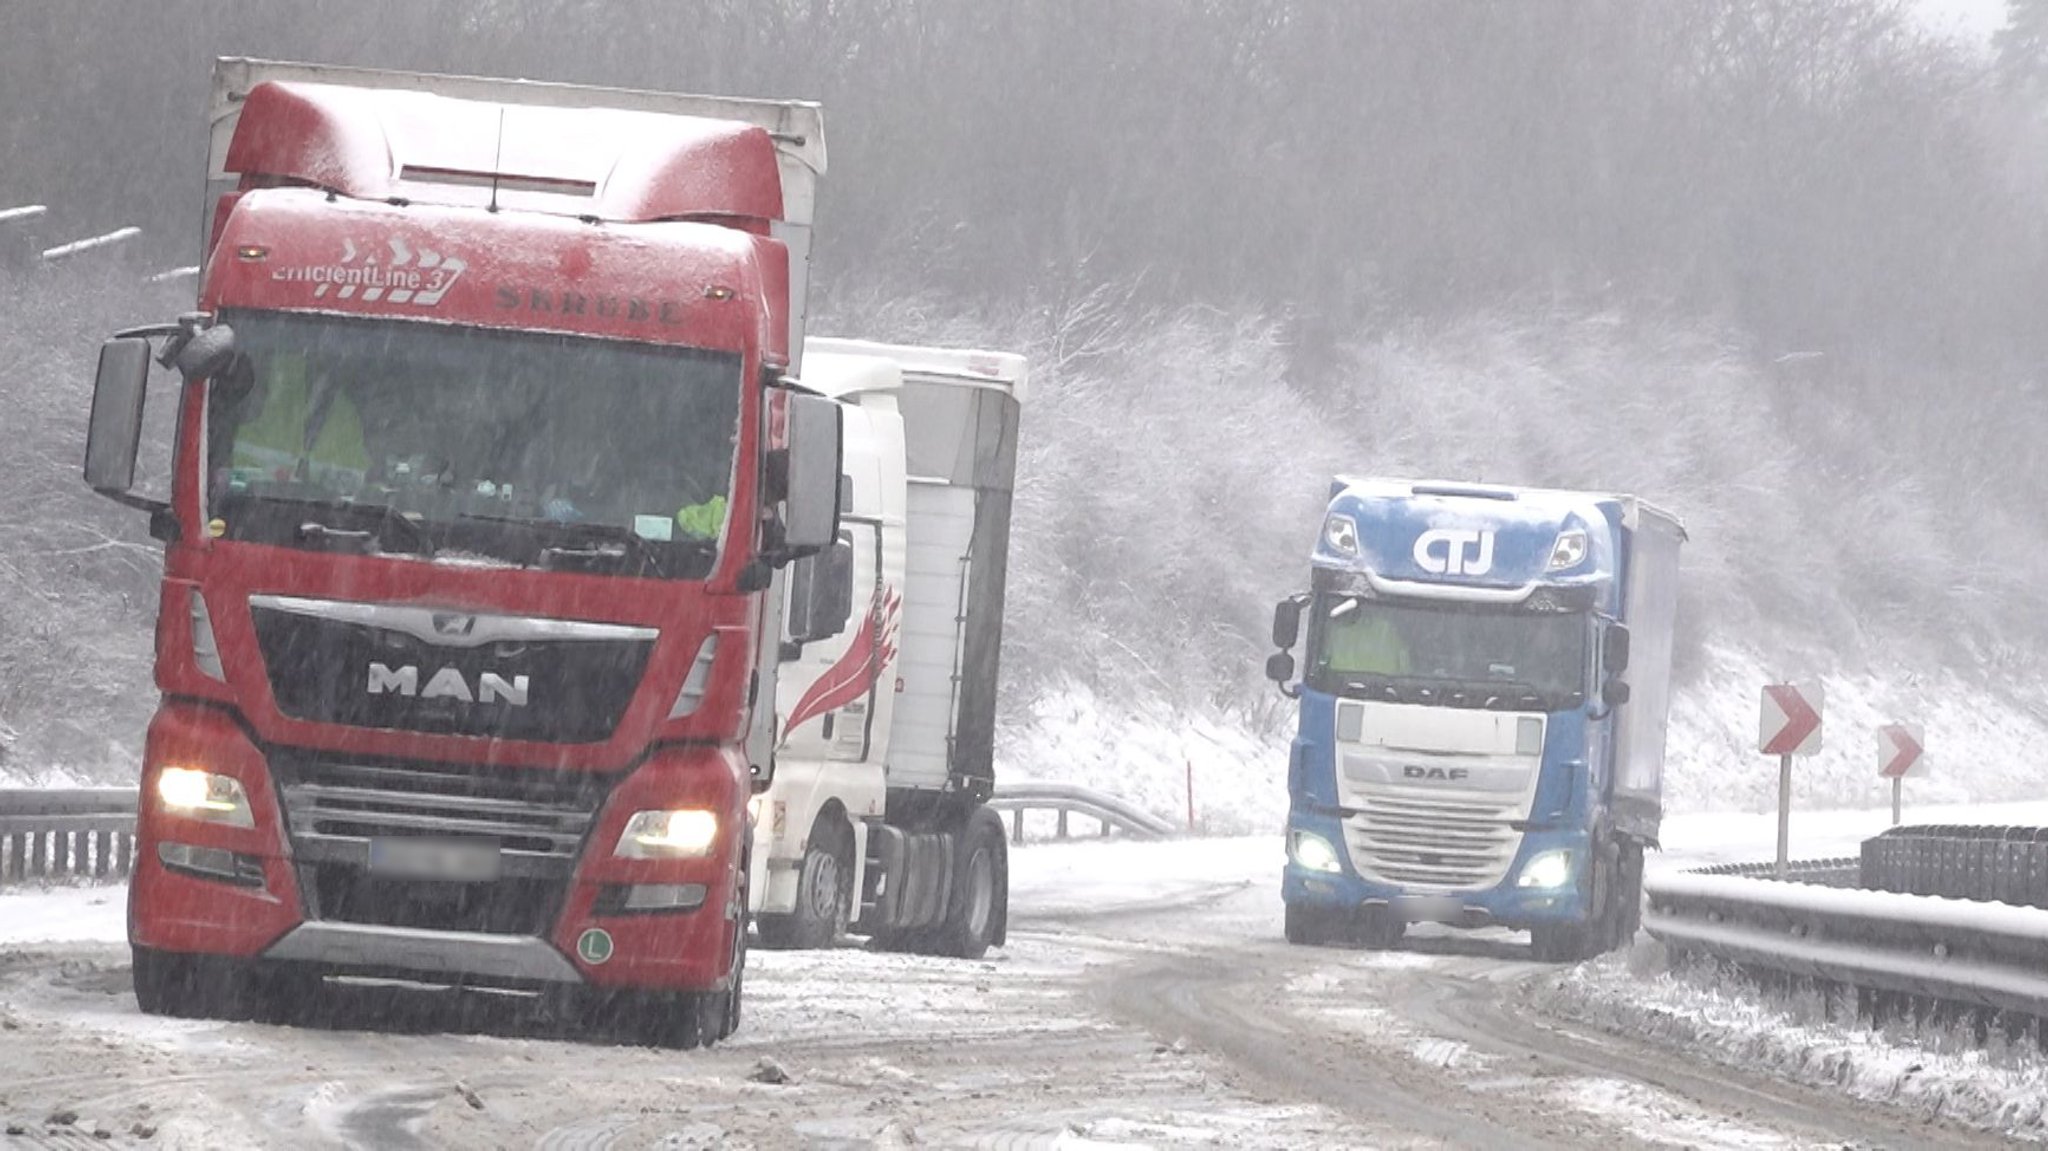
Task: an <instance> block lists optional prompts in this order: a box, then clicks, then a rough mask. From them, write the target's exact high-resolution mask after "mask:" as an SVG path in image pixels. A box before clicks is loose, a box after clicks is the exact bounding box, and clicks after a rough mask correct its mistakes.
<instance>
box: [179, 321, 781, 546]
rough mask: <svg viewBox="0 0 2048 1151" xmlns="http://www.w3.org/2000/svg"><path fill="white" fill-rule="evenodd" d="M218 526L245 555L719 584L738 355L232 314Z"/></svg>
mask: <svg viewBox="0 0 2048 1151" xmlns="http://www.w3.org/2000/svg"><path fill="white" fill-rule="evenodd" d="M224 319H225V320H226V322H227V323H229V324H230V325H232V326H233V328H234V330H235V337H236V339H235V343H236V349H237V352H238V355H237V358H236V361H235V364H234V365H233V367H231V368H230V369H229V370H227V371H226V372H223V373H222V374H221V377H220V378H219V379H217V380H215V381H214V382H213V383H212V384H211V386H210V392H209V396H208V405H207V438H208V471H207V476H208V497H209V500H208V502H209V509H210V510H209V516H210V517H211V518H213V519H214V520H215V521H216V526H215V529H214V530H215V531H216V532H219V533H221V534H223V535H225V536H226V537H228V538H230V539H249V540H257V541H261V542H266V543H276V544H284V545H288V546H304V547H325V548H334V547H342V548H353V549H356V550H364V551H370V550H374V551H381V552H397V553H413V554H417V555H422V556H428V557H433V558H437V559H441V560H443V561H447V560H451V559H456V558H460V557H473V558H476V559H479V560H483V561H497V562H503V563H513V564H520V565H538V566H566V565H574V564H582V565H584V566H592V567H594V568H595V569H596V570H604V571H615V572H631V573H634V574H646V575H661V576H670V577H684V578H701V577H702V576H703V575H704V574H706V573H707V572H709V570H710V569H711V566H712V564H713V563H714V562H715V559H716V556H717V546H718V541H719V539H720V538H721V536H722V534H723V529H724V525H725V518H726V504H727V501H728V498H729V497H730V494H731V484H732V475H733V462H734V461H733V457H734V444H735V442H736V439H737V428H738V422H739V401H740V391H741V388H740V385H741V365H740V357H739V356H738V355H737V354H733V353H724V352H708V351H700V350H694V349H688V348H675V347H661V346H655V345H644V344H632V343H625V342H621V341H615V340H598V339H589V338H584V337H578V336H569V335H557V334H545V333H530V332H512V331H505V330H501V329H490V328H471V327H457V326H453V325H445V324H426V323H418V322H407V321H386V320H362V319H351V318H345V317H337V316H312V315H293V314H281V313H266V312H230V313H228V314H227V315H226V316H225V317H224Z"/></svg>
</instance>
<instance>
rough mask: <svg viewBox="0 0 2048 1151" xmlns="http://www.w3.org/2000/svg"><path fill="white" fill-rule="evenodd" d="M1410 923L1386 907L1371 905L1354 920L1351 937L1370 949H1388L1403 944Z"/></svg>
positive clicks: (1361, 945)
mask: <svg viewBox="0 0 2048 1151" xmlns="http://www.w3.org/2000/svg"><path fill="white" fill-rule="evenodd" d="M1406 934H1408V923H1407V921H1406V920H1404V919H1402V918H1401V917H1400V916H1398V915H1395V914H1394V913H1393V912H1391V911H1389V910H1387V909H1386V908H1384V907H1369V908H1366V909H1365V910H1364V911H1362V912H1360V913H1359V915H1358V917H1357V918H1356V919H1355V920H1354V921H1353V923H1352V928H1351V938H1352V939H1353V940H1355V941H1356V942H1357V943H1358V945H1359V946H1360V947H1363V948H1365V949H1367V950H1369V951H1386V950H1388V949H1390V948H1394V947H1398V946H1400V945H1401V937H1402V936H1404V935H1406Z"/></svg>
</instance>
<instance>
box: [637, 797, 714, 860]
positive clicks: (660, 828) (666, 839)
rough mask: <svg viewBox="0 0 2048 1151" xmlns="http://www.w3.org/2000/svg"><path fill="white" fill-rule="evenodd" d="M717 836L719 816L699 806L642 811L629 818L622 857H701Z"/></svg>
mask: <svg viewBox="0 0 2048 1151" xmlns="http://www.w3.org/2000/svg"><path fill="white" fill-rule="evenodd" d="M717 839H718V816H717V815H715V814H713V813H711V812H709V811H704V810H702V809H699V808H686V809H684V810H682V811H642V812H639V813H636V814H635V815H634V816H633V818H631V819H629V820H627V821H626V831H625V833H624V834H623V835H621V836H619V846H618V849H617V851H616V852H615V853H614V854H616V855H618V856H619V857H620V858H621V859H701V858H703V857H704V856H706V855H709V854H710V853H711V845H712V843H713V842H714V841H716V840H717Z"/></svg>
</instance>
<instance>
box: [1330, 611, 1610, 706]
mask: <svg viewBox="0 0 2048 1151" xmlns="http://www.w3.org/2000/svg"><path fill="white" fill-rule="evenodd" d="M1312 620H1313V622H1312V625H1311V629H1310V636H1309V644H1310V649H1309V650H1310V660H1311V663H1310V669H1309V673H1310V684H1311V686H1313V687H1315V688H1317V689H1318V690H1321V691H1328V692H1332V693H1336V694H1341V695H1349V696H1356V697H1360V698H1368V699H1384V700H1388V701H1390V702H1399V703H1421V704H1435V705H1438V706H1447V707H1483V708H1492V709H1496V710H1529V709H1536V708H1540V709H1541V710H1545V711H1557V710H1562V709H1565V708H1571V707H1577V706H1579V705H1580V704H1582V703H1584V702H1585V699H1586V682H1587V679H1588V675H1589V671H1590V668H1589V666H1588V665H1589V654H1590V653H1589V644H1590V635H1591V631H1592V628H1591V624H1590V622H1589V620H1588V618H1587V617H1586V616H1585V615H1583V614H1575V613H1552V612H1529V611H1517V610H1511V609H1502V608H1495V607H1476V606H1471V605H1465V604H1413V603H1393V602H1389V601H1386V600H1375V599H1363V598H1359V597H1356V596H1347V595H1323V596H1319V597H1317V599H1316V602H1315V610H1314V613H1313V616H1312Z"/></svg>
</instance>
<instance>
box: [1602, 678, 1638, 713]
mask: <svg viewBox="0 0 2048 1151" xmlns="http://www.w3.org/2000/svg"><path fill="white" fill-rule="evenodd" d="M1630 694H1631V693H1630V692H1629V687H1628V681H1626V680H1620V679H1610V680H1608V681H1607V684H1606V686H1604V687H1602V688H1601V689H1600V702H1601V703H1604V704H1606V705H1607V706H1608V707H1609V708H1617V707H1620V706H1621V705H1622V704H1625V703H1627V702H1628V699H1629V695H1630Z"/></svg>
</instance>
